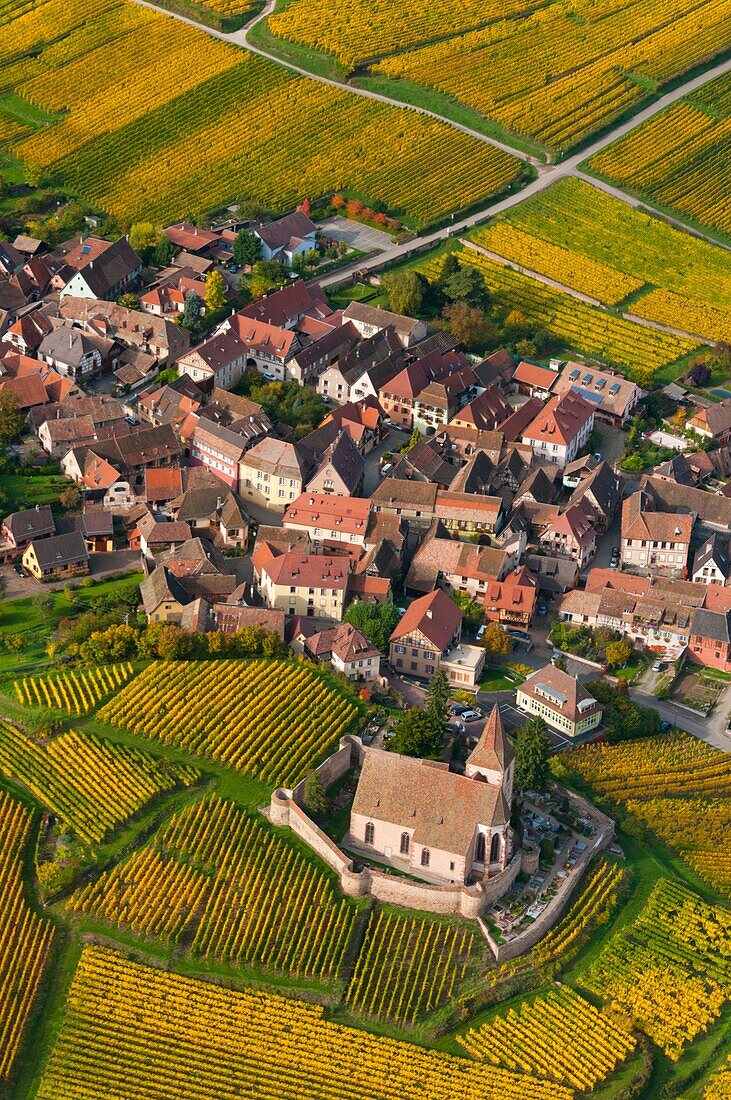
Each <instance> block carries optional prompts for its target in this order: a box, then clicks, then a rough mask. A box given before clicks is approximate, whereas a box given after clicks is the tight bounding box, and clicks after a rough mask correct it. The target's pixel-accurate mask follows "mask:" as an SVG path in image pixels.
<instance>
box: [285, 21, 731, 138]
mask: <svg viewBox="0 0 731 1100" xmlns="http://www.w3.org/2000/svg"><path fill="white" fill-rule="evenodd" d="M269 28H270V31H271V33H272V34H273V35H278V36H280V38H281V39H283V40H284V42H285V44H284V46H283V51H284V52H285V53H286V52H287V50H288V45H287V44H288V43H292V42H293V43H296V44H300V45H302V46H304V47H307V48H308V49H309V50H315V51H319V52H320V53H323V54H327V55H329V56H331V57H332V58H334V59H335V60H336V61H337V63H338V64H339V65H340V66H341V67H342V68H344V69H345V70H346V71H352V72H355V73H356V75H358V76H359V75H361V74H362V73H363V72H373V73H375V74H377V75H378V76H380V77H388V78H391V85H392V87H391V94H392V95H395V96H396V97H398V95H399V82H400V81H404V82H406V83H407V84H408V85H409V87H410V88H412V87H413V86H417V85H421V86H422V87H425V88H426V89H427V90H428V91H429V92H433V91H436V92H439V93H442V94H443V95H445V96H449V97H452V98H453V99H456V100H457V101H459V103H461V104H464V105H466V106H467V107H469V108H471V109H472V110H474V111H477V112H479V113H481V114H482V115H483V116H485V117H487V118H489V119H490V120H492V121H493V122H495V123H497V124H498V125H500V126H501V127H502V128H503V129H505V130H507V131H512V132H514V133H518V134H521V135H523V136H525V137H528V138H529V139H532V140H533V141H535V142H539V143H541V144H543V145H544V146H547V147H551V148H554V149H558V150H564V149H567V148H570V147H571V146H573V145H575V144H577V143H578V142H581V141H583V140H585V139H586V138H588V137H589V135H591V134H592V133H594V132H596V131H597V130H599V129H601V128H603V127H606V126H607V125H609V124H610V123H611V122H613V121H615V120H616V119H618V118H620V117H622V116H623V115H624V114H626V113H628V112H631V111H633V110H635V109H637V107H638V105H639V104H640V103H641V102H642V101H643V100H645V99H646V98H647V97H648V96H649V95H652V94H653V93H655V91H656V90H658V89H660V88H662V87H663V85H665V84H667V83H668V82H670V81H672V80H674V79H676V78H677V77H678V76H679V74H681V73H683V72H685V71H686V70H687V69H689V68H691V67H692V66H693V65H696V64H698V63H702V62H704V61H706V59H707V58H708V57H709V56H711V55H713V54H714V53H715V52H717V51H718V50H719V49H720V48H722V44H723V43H724V42H727V41H728V39H729V12H728V8H727V6H726V5H725V4H724V3H723V2H719V0H706V2H701V3H700V4H696V3H693V2H692V0H670V2H667V3H663V4H660V3H658V2H657V0H638V2H636V3H634V4H632V5H628V4H627V3H626V2H625V0H604V2H602V3H601V4H596V3H594V2H592V0H576V2H575V3H573V4H572V5H571V6H570V7H566V6H565V5H563V4H561V3H559V2H558V0H549V2H548V3H545V4H542V3H538V2H532V0H517V2H516V0H508V2H507V3H502V4H498V3H496V2H495V0H490V2H488V3H486V4H484V3H478V2H477V0H468V2H467V3H464V4H459V3H457V2H456V0H438V2H437V3H432V4H427V3H426V0H417V2H416V3H415V4H406V3H405V2H404V0H398V2H397V3H389V2H388V0H376V2H375V3H367V4H366V3H365V2H364V0H356V3H354V4H353V3H346V2H345V0H337V3H336V4H335V5H334V6H333V5H332V4H327V3H325V0H290V2H284V3H281V2H280V4H279V6H278V8H277V12H276V14H274V15H273V16H270V18H269ZM526 59H530V60H529V65H528V67H527V70H526V65H525V63H524V62H525V61H526ZM410 98H411V97H410Z"/></svg>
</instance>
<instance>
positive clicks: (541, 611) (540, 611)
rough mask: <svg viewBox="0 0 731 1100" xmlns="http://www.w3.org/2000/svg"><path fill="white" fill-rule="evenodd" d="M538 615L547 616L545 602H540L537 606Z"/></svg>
mask: <svg viewBox="0 0 731 1100" xmlns="http://www.w3.org/2000/svg"><path fill="white" fill-rule="evenodd" d="M538 614H539V615H547V614H548V604H547V603H546V601H545V600H541V602H540V603H539V604H538Z"/></svg>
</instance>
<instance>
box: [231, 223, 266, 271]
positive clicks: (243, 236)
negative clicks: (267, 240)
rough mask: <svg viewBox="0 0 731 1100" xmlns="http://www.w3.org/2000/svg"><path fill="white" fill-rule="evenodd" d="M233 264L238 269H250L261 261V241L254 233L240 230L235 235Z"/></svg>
mask: <svg viewBox="0 0 731 1100" xmlns="http://www.w3.org/2000/svg"><path fill="white" fill-rule="evenodd" d="M232 254H233V258H234V262H235V263H237V264H238V265H239V267H251V266H252V265H253V264H255V263H256V262H257V260H260V259H261V241H260V240H259V238H258V237H257V235H256V233H251V232H250V231H249V230H248V229H240V230H239V231H238V233H237V234H236V238H235V240H234V244H233V250H232Z"/></svg>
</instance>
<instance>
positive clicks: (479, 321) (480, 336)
mask: <svg viewBox="0 0 731 1100" xmlns="http://www.w3.org/2000/svg"><path fill="white" fill-rule="evenodd" d="M442 317H443V318H444V320H445V321H446V323H447V326H448V327H449V331H450V332H451V333H452V336H454V338H455V340H457V341H458V342H459V343H460V344H464V346H465V347H466V348H468V349H469V350H478V351H484V350H485V348H487V347H489V346H490V345H491V344H493V343H495V338H496V329H495V326H494V324H493V323H492V321H489V320H488V319H487V317H486V316H485V314H484V313H483V311H482V310H481V309H479V308H477V307H476V306H471V305H468V303H467V302H448V303H447V305H446V306H445V307H444V309H443V310H442Z"/></svg>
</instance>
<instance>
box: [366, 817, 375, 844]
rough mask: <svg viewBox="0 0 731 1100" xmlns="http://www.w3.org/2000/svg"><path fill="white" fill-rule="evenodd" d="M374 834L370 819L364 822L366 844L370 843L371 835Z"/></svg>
mask: <svg viewBox="0 0 731 1100" xmlns="http://www.w3.org/2000/svg"><path fill="white" fill-rule="evenodd" d="M375 834H376V830H375V828H374V826H373V822H372V821H368V822H366V827H365V842H366V844H372V843H373V837H374V836H375Z"/></svg>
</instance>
